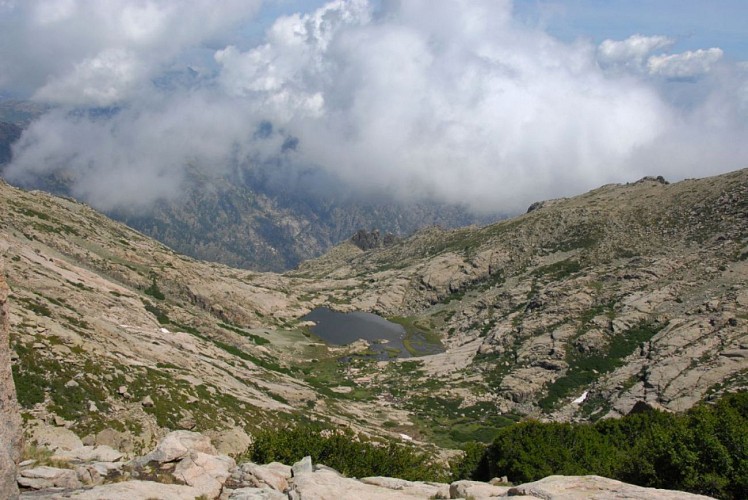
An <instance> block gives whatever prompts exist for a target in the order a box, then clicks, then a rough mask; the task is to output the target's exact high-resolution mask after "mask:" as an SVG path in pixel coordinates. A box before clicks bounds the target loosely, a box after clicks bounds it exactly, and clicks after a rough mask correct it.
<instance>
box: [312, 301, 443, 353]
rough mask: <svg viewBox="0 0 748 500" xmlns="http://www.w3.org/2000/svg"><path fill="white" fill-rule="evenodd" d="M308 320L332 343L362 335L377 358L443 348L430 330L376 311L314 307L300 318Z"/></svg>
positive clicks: (316, 331) (319, 334)
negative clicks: (386, 316)
mask: <svg viewBox="0 0 748 500" xmlns="http://www.w3.org/2000/svg"><path fill="white" fill-rule="evenodd" d="M301 320H302V321H311V322H313V323H314V326H311V327H310V328H309V330H310V331H311V333H312V334H314V335H315V336H317V337H319V338H320V339H322V340H323V341H325V342H327V343H328V344H332V345H347V344H350V343H352V342H355V341H357V340H360V339H363V340H366V341H368V342H369V344H370V347H369V350H370V352H371V354H372V356H374V357H376V358H377V359H380V360H387V359H394V358H410V357H418V356H428V355H430V354H438V353H440V352H444V348H443V347H442V345H441V343H440V342H439V339H438V338H435V336H434V334H433V333H430V332H427V331H424V330H422V329H419V328H418V327H416V326H414V325H413V324H412V323H409V322H408V321H407V320H405V319H402V320H400V321H397V322H395V321H390V320H387V319H385V318H382V317H381V316H377V315H376V314H372V313H368V312H361V311H353V312H346V313H342V312H338V311H333V310H332V309H329V308H327V307H318V308H316V309H314V310H313V311H312V312H310V313H309V314H307V315H305V316H303V317H302V318H301Z"/></svg>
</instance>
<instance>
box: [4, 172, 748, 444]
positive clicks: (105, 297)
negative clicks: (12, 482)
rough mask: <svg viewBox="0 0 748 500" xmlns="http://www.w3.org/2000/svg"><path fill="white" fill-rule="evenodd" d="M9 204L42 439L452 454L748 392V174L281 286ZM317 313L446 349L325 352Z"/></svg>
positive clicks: (87, 221) (467, 235) (26, 360)
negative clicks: (200, 440) (277, 443)
mask: <svg viewBox="0 0 748 500" xmlns="http://www.w3.org/2000/svg"><path fill="white" fill-rule="evenodd" d="M0 204H1V206H0V208H1V209H2V210H3V213H4V214H5V215H4V217H3V219H2V226H0V255H2V256H3V260H4V261H5V274H6V276H7V278H8V283H9V285H10V287H11V290H12V294H11V300H10V303H11V318H12V321H13V324H12V329H11V337H12V343H13V348H14V350H15V352H16V354H17V358H16V359H15V361H14V371H15V374H16V378H17V383H18V385H19V395H20V398H21V403H22V405H23V406H24V408H25V412H26V419H27V429H31V428H34V427H35V428H37V430H36V431H33V432H36V434H37V435H40V434H43V432H42V430H43V429H48V428H47V427H45V425H48V424H51V425H55V424H56V425H59V426H67V427H69V428H71V429H73V430H74V431H75V432H77V433H78V434H79V435H81V436H85V435H87V434H88V435H91V436H92V437H91V439H99V440H106V439H110V438H111V436H112V432H113V431H116V432H117V433H122V434H116V435H117V436H120V438H121V439H123V440H125V439H131V441H132V443H131V447H134V448H137V446H140V447H143V446H146V444H148V443H149V442H152V441H153V439H154V438H155V437H156V436H160V435H162V434H163V433H164V432H166V430H167V429H175V428H194V429H197V430H202V431H209V430H213V431H215V430H216V429H219V430H220V432H223V433H224V434H225V433H226V432H227V431H228V430H230V429H233V431H232V432H238V430H237V428H239V429H241V430H242V432H244V431H252V430H253V429H256V428H258V427H262V426H267V424H268V423H271V422H272V423H276V424H277V423H281V422H287V421H298V420H304V419H321V420H323V421H330V422H336V423H339V424H343V425H347V426H352V427H354V428H355V429H359V430H364V431H367V432H373V433H382V434H389V435H391V436H395V437H397V436H398V435H399V434H405V435H407V436H412V437H414V438H415V439H416V440H422V441H424V442H429V441H430V442H435V443H437V444H439V445H442V446H447V447H454V446H457V445H459V444H460V443H463V442H465V441H469V440H474V439H477V440H483V441H488V440H490V439H491V437H492V436H493V435H494V434H495V433H496V430H497V429H498V428H500V427H502V426H505V425H507V424H511V423H512V422H514V421H516V420H519V419H521V418H523V417H524V416H533V417H539V418H543V419H556V420H595V419H598V418H600V417H602V416H606V415H611V416H615V415H622V414H626V413H628V412H629V411H630V410H631V409H632V408H633V407H634V405H635V404H636V403H638V402H644V403H647V404H649V405H651V406H655V407H662V408H665V409H669V410H676V411H677V410H683V409H686V408H688V407H690V406H692V405H693V404H695V403H696V402H698V401H700V400H703V399H706V398H710V397H712V396H713V395H717V394H719V393H721V392H724V391H726V390H734V389H739V388H746V387H748V328H746V324H747V322H748V286H747V282H748V232H747V229H748V228H747V226H748V170H742V171H738V172H733V173H730V174H727V175H723V176H719V177H714V178H708V179H701V180H688V181H684V182H680V183H677V184H666V183H665V182H664V181H662V180H661V179H643V180H642V181H639V182H637V183H633V184H627V185H609V186H603V187H601V188H599V189H597V190H595V191H592V192H590V193H587V194H584V195H582V196H578V197H575V198H570V199H562V200H553V201H547V202H544V203H540V204H536V205H534V206H533V207H532V208H533V209H532V211H530V212H528V213H527V214H525V215H523V216H521V217H518V218H515V219H512V220H509V221H505V222H501V223H497V224H493V225H490V226H486V227H483V228H468V229H459V230H452V231H447V230H442V229H436V228H432V229H427V230H423V231H421V232H419V233H417V234H415V235H414V236H412V237H410V238H408V239H405V240H403V241H400V242H393V243H392V244H391V245H389V246H386V247H379V248H375V249H372V250H368V251H363V250H361V249H360V248H359V247H357V246H355V245H353V244H352V243H344V244H342V245H340V246H338V247H336V248H334V249H333V250H332V251H331V252H329V253H328V254H326V255H325V256H323V257H321V258H319V259H317V260H314V261H309V262H306V263H304V264H303V265H302V266H301V267H300V268H299V269H298V270H296V271H294V272H291V273H288V274H286V275H277V274H271V273H252V272H248V271H242V270H236V269H231V268H228V267H225V266H222V265H218V264H209V263H204V262H199V261H195V260H192V259H190V258H187V257H183V256H180V255H178V254H176V253H174V252H173V251H171V250H169V249H167V248H166V247H164V246H162V245H160V244H158V243H155V242H154V241H152V240H150V239H148V238H146V237H145V236H143V235H142V234H140V233H138V232H136V231H133V230H132V229H129V228H127V227H125V226H123V225H121V224H118V223H115V222H112V221H111V220H109V219H107V218H106V217H104V216H102V215H100V214H98V213H96V212H95V211H93V210H91V209H90V208H88V207H86V206H85V205H82V204H79V203H76V202H74V201H72V200H68V199H61V198H55V197H52V196H49V195H45V194H43V193H39V192H31V193H28V192H24V191H21V190H18V189H15V188H12V187H10V186H8V185H6V184H0ZM324 305H327V306H330V307H333V308H335V309H338V310H364V311H374V312H378V313H380V314H381V315H384V316H386V317H389V318H391V319H392V320H393V321H397V322H399V323H401V324H403V325H404V326H405V327H406V330H407V331H408V335H407V336H406V339H405V342H404V343H405V345H406V347H407V346H410V348H413V344H414V342H415V341H414V338H415V337H414V336H413V335H414V332H416V331H417V332H419V333H418V338H420V339H422V340H423V339H425V341H426V342H431V343H441V344H443V345H444V347H445V348H446V352H444V353H442V354H437V355H433V356H427V357H420V358H418V357H416V358H407V359H402V360H396V359H392V360H389V361H382V360H378V359H376V358H375V357H372V356H370V355H369V354H370V352H369V351H368V349H367V346H366V345H365V344H362V343H357V344H356V345H353V346H349V347H342V348H341V347H329V346H326V345H324V344H323V343H321V342H320V341H319V340H318V339H315V338H314V337H313V336H311V335H310V334H309V331H308V329H307V325H306V324H305V323H304V322H301V321H300V318H301V317H302V316H303V315H305V314H306V313H308V312H309V311H310V310H312V309H313V308H315V307H317V306H324ZM41 421H44V422H47V424H44V425H42V424H40V422H41ZM107 428H108V429H110V430H108V431H105V432H104V433H103V434H102V431H103V430H104V429H107ZM38 429H42V430H38ZM44 432H46V431H44ZM128 435H133V436H135V438H127V437H126V436H128ZM102 436H103V437H102ZM107 436H109V437H107ZM403 439H406V438H403ZM228 441H232V439H230V438H229V439H228ZM234 441H235V440H234ZM136 443H140V444H136Z"/></svg>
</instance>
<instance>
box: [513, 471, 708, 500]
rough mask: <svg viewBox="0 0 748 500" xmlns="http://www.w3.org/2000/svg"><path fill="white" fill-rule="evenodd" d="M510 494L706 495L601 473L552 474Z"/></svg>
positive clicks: (641, 498) (692, 498)
mask: <svg viewBox="0 0 748 500" xmlns="http://www.w3.org/2000/svg"><path fill="white" fill-rule="evenodd" d="M508 494H509V496H516V495H528V496H533V497H537V498H542V499H543V500H578V499H590V500H592V499H594V500H608V499H611V500H612V499H624V498H625V499H627V500H696V499H708V498H711V497H706V496H703V495H695V494H693V493H685V492H683V491H673V490H659V489H656V488H644V487H642V486H635V485H633V484H627V483H622V482H621V481H616V480H615V479H608V478H607V477H601V476H548V477H546V478H543V479H541V480H540V481H535V482H533V483H526V484H521V485H519V486H515V487H513V488H510V489H509V492H508Z"/></svg>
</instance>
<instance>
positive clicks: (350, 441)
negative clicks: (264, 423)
mask: <svg viewBox="0 0 748 500" xmlns="http://www.w3.org/2000/svg"><path fill="white" fill-rule="evenodd" d="M307 455H309V456H311V457H312V462H314V463H321V464H324V465H327V466H328V467H332V468H334V469H336V470H338V471H339V472H341V473H343V474H344V475H346V476H349V477H367V476H389V477H399V478H403V479H408V480H411V481H439V480H445V479H447V478H448V477H449V476H448V471H447V469H446V467H445V466H443V465H440V464H439V463H437V462H436V460H435V457H433V456H432V455H430V454H429V453H426V452H423V451H418V450H417V449H416V448H414V447H412V446H410V445H403V444H401V443H399V442H396V441H393V440H385V439H374V438H369V437H367V436H363V435H361V434H355V433H354V432H353V431H351V430H350V429H339V428H329V427H324V426H322V425H319V424H316V423H312V424H299V425H296V426H294V427H290V428H280V429H279V428H272V429H271V428H268V429H266V430H262V431H260V432H258V433H256V434H255V435H254V443H253V444H252V447H251V449H250V451H249V452H248V457H247V458H249V459H250V460H252V461H253V462H256V463H269V462H273V461H278V462H282V463H286V464H291V463H294V462H297V461H299V460H301V459H302V458H304V457H305V456H307Z"/></svg>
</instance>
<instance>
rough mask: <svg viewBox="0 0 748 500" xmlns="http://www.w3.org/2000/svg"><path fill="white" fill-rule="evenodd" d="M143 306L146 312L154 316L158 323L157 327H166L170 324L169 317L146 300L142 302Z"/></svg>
mask: <svg viewBox="0 0 748 500" xmlns="http://www.w3.org/2000/svg"><path fill="white" fill-rule="evenodd" d="M143 306H144V307H145V310H146V311H148V312H149V313H151V314H153V315H154V316H156V321H158V323H159V325H168V324H169V323H171V320H170V319H169V316H167V314H166V313H165V312H164V311H163V310H161V309H159V308H158V307H156V306H154V305H153V304H151V303H150V302H148V301H147V300H143Z"/></svg>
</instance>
